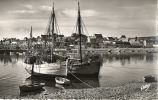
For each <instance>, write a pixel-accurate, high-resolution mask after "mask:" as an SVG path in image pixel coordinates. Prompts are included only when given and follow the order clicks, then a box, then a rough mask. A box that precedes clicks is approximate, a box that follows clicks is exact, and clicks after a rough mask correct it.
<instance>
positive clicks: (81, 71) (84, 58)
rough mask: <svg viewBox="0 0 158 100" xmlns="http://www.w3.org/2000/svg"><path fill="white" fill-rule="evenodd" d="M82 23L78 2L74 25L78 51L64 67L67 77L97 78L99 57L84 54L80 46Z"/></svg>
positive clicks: (100, 61) (88, 53)
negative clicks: (77, 36) (77, 38)
mask: <svg viewBox="0 0 158 100" xmlns="http://www.w3.org/2000/svg"><path fill="white" fill-rule="evenodd" d="M83 26H84V24H83V21H82V17H81V14H80V5H79V2H78V18H77V25H76V31H77V32H76V33H78V34H79V49H78V53H77V55H78V56H77V57H76V56H71V58H68V59H67V62H66V66H67V68H68V77H71V76H72V75H76V76H78V77H82V76H83V77H98V75H99V71H100V66H101V63H102V59H101V57H100V56H99V55H95V54H93V53H90V52H87V54H84V53H85V51H84V52H83V48H82V47H83V45H82V35H83V33H82V32H83Z"/></svg>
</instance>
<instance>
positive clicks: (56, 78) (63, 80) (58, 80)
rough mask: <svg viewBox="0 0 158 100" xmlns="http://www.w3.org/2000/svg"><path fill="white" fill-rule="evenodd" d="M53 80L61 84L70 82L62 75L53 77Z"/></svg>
mask: <svg viewBox="0 0 158 100" xmlns="http://www.w3.org/2000/svg"><path fill="white" fill-rule="evenodd" d="M55 82H56V83H57V84H61V85H66V84H70V80H69V79H66V78H63V77H55Z"/></svg>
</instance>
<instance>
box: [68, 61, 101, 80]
mask: <svg viewBox="0 0 158 100" xmlns="http://www.w3.org/2000/svg"><path fill="white" fill-rule="evenodd" d="M100 66H101V63H100V62H99V61H95V62H90V63H88V62H87V63H83V64H80V65H72V68H70V69H69V71H68V77H74V76H73V75H75V76H77V77H98V75H99V72H100Z"/></svg>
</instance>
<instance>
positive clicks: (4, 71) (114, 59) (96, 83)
mask: <svg viewBox="0 0 158 100" xmlns="http://www.w3.org/2000/svg"><path fill="white" fill-rule="evenodd" d="M101 56H102V57H103V65H102V67H101V69H100V77H99V78H89V79H88V78H81V80H82V81H84V82H86V83H87V84H89V85H91V86H92V87H100V86H101V87H104V86H111V85H112V84H116V85H117V84H118V83H122V82H129V81H131V80H140V79H142V77H143V76H145V75H150V74H157V72H158V70H156V68H157V67H156V65H155V63H157V59H158V54H157V53H146V54H143V53H137V54H136V53H131V54H128V53H124V54H123V53H120V54H112V53H111V54H101ZM24 58H25V56H24V55H19V54H18V53H14V54H8V53H4V54H0V68H1V70H0V80H1V81H0V89H1V91H0V95H2V96H3V95H9V94H10V95H19V85H20V84H21V83H22V82H23V81H25V83H31V82H35V83H45V84H46V86H45V87H44V89H45V91H50V92H52V91H59V90H60V89H63V88H65V89H82V88H89V87H88V86H87V85H85V84H83V83H82V82H80V81H78V80H77V79H71V84H70V85H64V86H60V85H57V84H55V81H54V80H43V79H37V78H33V79H31V78H30V77H29V76H30V75H29V74H28V73H27V72H26V71H25V66H24ZM4 66H5V67H4ZM12 66H14V67H12ZM11 90H12V91H11ZM38 93H41V92H38ZM38 93H37V94H38ZM32 94H36V93H34V92H33V93H32ZM21 95H23V94H21ZM24 95H27V94H25V93H24ZM28 95H30V94H28Z"/></svg>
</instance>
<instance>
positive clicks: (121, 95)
mask: <svg viewBox="0 0 158 100" xmlns="http://www.w3.org/2000/svg"><path fill="white" fill-rule="evenodd" d="M146 84H150V87H149V89H148V90H147V91H145V90H143V91H141V86H142V85H146ZM157 85H158V84H157V83H144V82H131V83H127V84H123V85H120V86H115V87H97V88H87V89H58V91H56V92H52V91H53V90H49V91H42V92H41V93H40V94H28V95H25V96H11V95H10V96H5V97H4V96H0V98H1V99H13V98H14V99H158V89H157Z"/></svg>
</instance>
